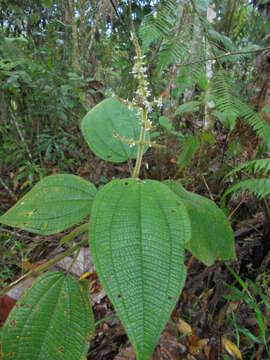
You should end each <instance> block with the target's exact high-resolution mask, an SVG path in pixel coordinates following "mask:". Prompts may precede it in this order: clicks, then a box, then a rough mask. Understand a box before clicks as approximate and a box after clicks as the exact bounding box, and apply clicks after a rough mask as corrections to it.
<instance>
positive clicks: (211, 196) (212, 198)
mask: <svg viewBox="0 0 270 360" xmlns="http://www.w3.org/2000/svg"><path fill="white" fill-rule="evenodd" d="M202 179H203V182H204V185H205V187H206V189H207V191H208V194H209V196H210V198H211V200H212V201H214V202H215V199H214V197H213V195H212V193H211V190H210V188H209V186H208V184H207V182H206V180H205V177H204V176H203V175H202Z"/></svg>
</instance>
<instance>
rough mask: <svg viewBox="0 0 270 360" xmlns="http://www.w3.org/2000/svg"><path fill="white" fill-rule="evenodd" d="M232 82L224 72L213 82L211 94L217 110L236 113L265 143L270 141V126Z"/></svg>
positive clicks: (219, 73)
mask: <svg viewBox="0 0 270 360" xmlns="http://www.w3.org/2000/svg"><path fill="white" fill-rule="evenodd" d="M235 88H236V87H235V86H233V84H232V81H231V80H230V78H229V77H228V76H226V74H224V72H222V71H220V72H218V73H217V74H216V75H215V77H214V78H213V80H212V82H211V93H212V95H213V96H214V98H215V103H216V109H218V110H219V111H221V112H226V111H231V112H234V113H235V114H236V115H237V117H238V118H241V119H242V120H243V121H245V122H246V123H247V124H248V125H249V126H251V127H252V128H253V130H254V131H255V132H256V133H257V135H258V136H259V137H260V138H262V139H263V140H264V141H269V139H270V124H269V123H268V122H267V121H265V120H264V119H263V117H262V116H261V115H260V114H259V113H258V112H257V111H255V110H254V109H253V108H252V107H251V106H250V105H249V104H247V103H246V102H245V101H244V100H243V99H242V98H241V97H240V95H239V93H238V92H237V91H236V90H235Z"/></svg>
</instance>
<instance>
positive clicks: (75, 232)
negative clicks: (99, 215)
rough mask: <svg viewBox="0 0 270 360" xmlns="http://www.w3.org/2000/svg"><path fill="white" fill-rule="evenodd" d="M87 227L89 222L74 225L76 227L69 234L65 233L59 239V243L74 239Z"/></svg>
mask: <svg viewBox="0 0 270 360" xmlns="http://www.w3.org/2000/svg"><path fill="white" fill-rule="evenodd" d="M88 229H89V223H86V224H82V225H80V226H78V227H76V229H74V230H73V231H71V232H70V233H69V234H67V235H66V236H64V237H63V238H62V239H61V241H60V245H63V244H66V243H68V242H70V241H71V240H73V239H75V238H76V237H77V236H79V235H81V234H83V233H85V232H86V231H88Z"/></svg>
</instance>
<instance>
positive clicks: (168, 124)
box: [158, 116, 173, 133]
mask: <svg viewBox="0 0 270 360" xmlns="http://www.w3.org/2000/svg"><path fill="white" fill-rule="evenodd" d="M158 121H159V123H160V125H161V126H162V127H163V128H164V129H166V130H167V131H168V133H170V132H171V131H172V129H173V124H172V123H171V122H170V121H169V119H168V118H167V116H160V118H159V119H158Z"/></svg>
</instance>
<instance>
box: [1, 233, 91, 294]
mask: <svg viewBox="0 0 270 360" xmlns="http://www.w3.org/2000/svg"><path fill="white" fill-rule="evenodd" d="M87 243H88V238H86V239H83V240H81V241H80V242H79V243H78V244H77V245H75V246H73V247H72V248H70V249H68V250H66V251H64V252H63V253H62V254H60V255H58V256H56V257H55V258H53V259H51V260H48V261H47V262H46V263H44V264H41V265H40V266H38V267H37V268H35V269H33V270H30V271H28V273H26V274H25V275H23V276H21V277H20V278H19V279H17V280H15V281H13V282H12V283H11V284H9V285H8V286H6V287H5V288H4V289H3V290H2V291H1V292H0V297H1V296H4V295H5V294H6V293H7V292H8V291H9V290H11V289H12V288H13V287H14V286H16V285H17V284H19V283H20V282H21V281H22V280H26V279H29V278H31V277H34V276H38V275H40V274H41V273H43V272H44V271H46V270H48V269H49V268H50V267H52V266H53V265H55V264H57V263H58V262H59V261H61V260H62V259H64V258H65V257H67V256H69V255H71V254H73V253H74V251H76V250H78V249H80V248H81V247H82V246H83V245H86V244H87Z"/></svg>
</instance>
